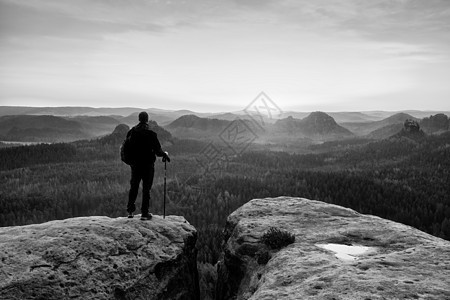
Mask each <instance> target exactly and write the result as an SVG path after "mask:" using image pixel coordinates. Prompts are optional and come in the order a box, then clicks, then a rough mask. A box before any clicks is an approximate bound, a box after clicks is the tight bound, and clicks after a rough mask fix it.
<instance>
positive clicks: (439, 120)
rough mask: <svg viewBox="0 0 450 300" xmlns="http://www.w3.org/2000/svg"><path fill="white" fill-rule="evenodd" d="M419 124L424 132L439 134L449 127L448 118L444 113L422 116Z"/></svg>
mask: <svg viewBox="0 0 450 300" xmlns="http://www.w3.org/2000/svg"><path fill="white" fill-rule="evenodd" d="M420 126H421V128H422V130H423V131H424V132H425V133H428V134H439V133H442V132H445V131H448V130H449V129H450V120H449V117H448V116H447V115H445V114H436V115H434V116H433V115H431V116H429V117H426V118H423V119H422V121H421V122H420Z"/></svg>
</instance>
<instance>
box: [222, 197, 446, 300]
mask: <svg viewBox="0 0 450 300" xmlns="http://www.w3.org/2000/svg"><path fill="white" fill-rule="evenodd" d="M362 201H363V200H362ZM271 227H275V228H277V229H281V230H284V231H287V232H290V233H293V234H294V235H295V242H294V243H292V244H289V245H287V246H285V247H283V248H281V249H278V250H274V249H271V248H269V247H268V246H266V245H265V244H263V243H262V242H261V237H262V236H263V235H264V233H266V232H267V231H268V229H269V228H271ZM224 233H225V234H224V236H225V240H224V252H223V257H222V258H221V260H220V261H219V265H218V283H217V287H216V294H217V299H238V300H239V299H254V300H256V299H258V300H264V299H329V300H331V299H339V300H344V299H372V300H375V299H450V242H449V241H446V240H443V239H440V238H437V237H434V236H431V235H429V234H427V233H424V232H422V231H419V230H417V229H414V228H412V227H409V226H406V225H403V224H399V223H396V222H392V221H388V220H385V219H382V218H379V217H375V216H370V215H362V214H359V213H357V212H355V211H354V210H351V209H348V208H344V207H340V206H337V205H332V204H327V203H324V202H320V201H314V200H307V199H303V198H292V197H278V198H266V199H254V200H252V201H250V202H248V203H247V204H245V205H244V206H242V207H241V208H239V209H238V210H236V211H235V212H233V213H232V214H231V215H230V216H229V217H228V220H227V224H226V228H225V231H224Z"/></svg>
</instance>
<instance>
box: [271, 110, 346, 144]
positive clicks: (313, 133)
mask: <svg viewBox="0 0 450 300" xmlns="http://www.w3.org/2000/svg"><path fill="white" fill-rule="evenodd" d="M273 128H274V131H273V134H274V135H279V134H281V135H283V134H284V135H287V137H286V138H288V137H291V138H294V137H296V138H298V137H302V138H305V137H306V138H311V139H314V140H322V141H324V140H335V139H342V138H348V137H352V136H353V134H352V133H351V132H350V131H349V130H347V129H345V128H343V127H342V126H340V125H338V124H337V123H336V121H335V120H334V119H333V118H332V117H331V116H329V115H327V114H326V113H323V112H313V113H311V114H309V115H308V116H307V117H305V118H304V119H301V120H299V119H295V118H293V117H287V118H285V119H281V120H278V121H277V122H275V124H274V126H273Z"/></svg>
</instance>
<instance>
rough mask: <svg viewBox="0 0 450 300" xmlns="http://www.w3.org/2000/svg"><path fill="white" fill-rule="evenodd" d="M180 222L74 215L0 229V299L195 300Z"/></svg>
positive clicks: (191, 236)
mask: <svg viewBox="0 0 450 300" xmlns="http://www.w3.org/2000/svg"><path fill="white" fill-rule="evenodd" d="M196 239H197V232H196V230H195V228H194V227H193V226H191V225H190V224H189V223H188V222H187V221H186V220H185V219H184V218H183V217H177V216H168V217H166V218H165V219H163V218H162V217H160V216H154V217H153V219H152V220H151V221H141V220H139V219H137V218H134V219H127V218H115V219H113V218H108V217H81V218H73V219H67V220H61V221H52V222H47V223H43V224H36V225H28V226H17V227H3V228H0V249H1V252H0V299H69V298H71V299H198V298H199V289H198V274H197V264H196V255H197V252H196V249H195V243H196Z"/></svg>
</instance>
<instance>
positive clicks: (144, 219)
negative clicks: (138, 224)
mask: <svg viewBox="0 0 450 300" xmlns="http://www.w3.org/2000/svg"><path fill="white" fill-rule="evenodd" d="M151 219H152V214H144V215H142V216H141V220H142V221H148V220H151Z"/></svg>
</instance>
